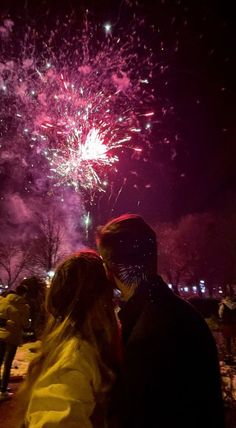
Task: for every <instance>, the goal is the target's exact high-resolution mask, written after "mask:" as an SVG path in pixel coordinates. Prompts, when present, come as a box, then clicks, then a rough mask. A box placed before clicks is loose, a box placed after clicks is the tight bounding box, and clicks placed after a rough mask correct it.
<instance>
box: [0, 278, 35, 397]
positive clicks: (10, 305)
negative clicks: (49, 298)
mask: <svg viewBox="0 0 236 428" xmlns="http://www.w3.org/2000/svg"><path fill="white" fill-rule="evenodd" d="M26 297H27V289H26V288H25V287H24V286H23V285H19V286H18V287H17V288H16V292H15V293H12V292H10V293H9V294H8V295H7V296H6V297H4V298H2V299H1V300H0V369H1V367H2V366H3V370H2V373H1V385H0V400H6V399H9V398H10V396H11V395H10V394H9V393H8V392H7V386H8V383H9V379H10V372H11V366H12V362H13V360H14V357H15V354H16V351H17V347H18V346H19V345H20V343H21V342H22V333H23V329H24V328H26V327H27V326H28V323H29V314H30V308H29V305H28V304H27V300H26Z"/></svg>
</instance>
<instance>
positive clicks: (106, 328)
mask: <svg viewBox="0 0 236 428" xmlns="http://www.w3.org/2000/svg"><path fill="white" fill-rule="evenodd" d="M47 311H48V313H49V319H48V323H47V326H46V330H45V332H44V335H43V337H42V344H41V348H40V350H39V352H38V354H37V355H36V356H35V359H34V360H33V361H32V362H31V364H30V366H29V370H28V375H27V378H26V380H25V383H24V385H23V386H22V389H21V392H20V393H19V402H20V406H19V407H20V412H23V413H24V415H21V416H20V418H21V420H23V425H22V426H23V427H27V428H47V427H57V428H59V427H61V428H65V427H66V428H74V427H81V428H92V427H94V428H103V427H105V426H106V425H105V424H106V405H107V403H108V401H109V394H110V390H111V388H112V385H113V383H114V380H115V377H116V373H117V371H118V370H119V364H120V363H119V361H120V350H119V332H118V327H117V321H116V317H115V313H114V307H113V293H112V288H111V286H110V285H109V283H108V280H107V277H106V273H105V270H104V267H103V263H102V260H101V258H100V257H99V256H98V255H97V254H96V253H95V252H93V251H85V252H80V253H78V254H75V255H72V256H71V257H69V258H67V259H66V260H65V261H64V262H62V264H61V265H60V266H59V267H58V268H57V270H56V272H55V275H54V277H53V278H52V282H51V287H50V289H49V294H48V296H47Z"/></svg>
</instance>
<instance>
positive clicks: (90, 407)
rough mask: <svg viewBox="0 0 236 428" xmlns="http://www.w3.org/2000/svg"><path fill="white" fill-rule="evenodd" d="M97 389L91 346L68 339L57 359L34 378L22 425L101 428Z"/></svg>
mask: <svg viewBox="0 0 236 428" xmlns="http://www.w3.org/2000/svg"><path fill="white" fill-rule="evenodd" d="M100 388H101V375H100V370H99V367H98V364H97V360H96V357H95V353H94V350H93V348H92V347H91V345H89V344H88V343H87V342H85V341H82V340H79V341H78V339H76V338H73V339H70V340H69V341H68V342H66V343H64V344H63V346H62V348H61V350H60V351H59V353H58V356H57V361H56V362H55V363H54V364H52V365H51V366H50V367H48V368H47V369H45V370H44V371H43V372H42V373H41V375H40V376H39V378H38V380H37V381H36V384H35V385H34V388H33V391H32V395H31V398H30V401H29V406H28V410H27V413H26V419H25V424H24V427H26V428H49V427H50V428H53V427H57V428H65V427H66V428H92V427H94V428H104V426H105V425H104V419H103V414H102V417H101V413H102V412H100V411H99V410H100V408H99V405H98V402H97V395H98V393H99V391H100ZM100 419H101V420H102V422H101V421H100ZM98 420H99V422H98Z"/></svg>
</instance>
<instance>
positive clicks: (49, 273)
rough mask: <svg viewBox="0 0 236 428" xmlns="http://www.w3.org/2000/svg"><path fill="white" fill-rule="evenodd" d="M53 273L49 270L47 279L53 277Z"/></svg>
mask: <svg viewBox="0 0 236 428" xmlns="http://www.w3.org/2000/svg"><path fill="white" fill-rule="evenodd" d="M54 273H55V272H54V271H53V270H50V271H49V272H48V273H47V276H48V277H49V278H52V277H53V276H54Z"/></svg>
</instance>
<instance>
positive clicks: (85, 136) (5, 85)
mask: <svg viewBox="0 0 236 428" xmlns="http://www.w3.org/2000/svg"><path fill="white" fill-rule="evenodd" d="M67 26H69V23H67V24H65V27H67ZM12 28H13V25H12V26H11V28H10V29H9V28H8V29H6V32H7V31H8V39H9V38H10V37H13V36H12ZM99 28H100V34H99V40H96V41H95V38H96V37H97V34H98V30H99ZM99 28H97V27H94V28H92V27H90V26H89V25H88V23H87V22H86V25H85V29H84V30H83V31H81V32H79V31H77V30H76V31H75V33H74V35H73V37H71V35H70V37H69V36H68V37H67V38H66V36H64V38H63V39H62V43H61V44H60V46H59V45H58V37H61V26H59V25H58V27H57V28H55V29H54V30H53V31H51V32H50V34H49V36H48V37H46V36H43V35H41V36H40V35H39V34H38V33H37V32H36V31H33V30H32V29H30V30H29V34H28V35H27V40H28V45H27V46H24V49H22V54H21V55H20V56H17V57H16V56H14V55H13V54H12V55H11V51H10V50H7V49H6V46H7V41H8V40H6V34H5V33H6V32H4V40H3V41H4V44H5V49H3V50H2V53H1V61H0V89H1V97H2V98H3V103H2V107H1V111H0V114H1V123H2V124H3V126H4V130H3V133H2V135H3V137H4V139H5V141H6V137H7V135H8V133H9V128H11V130H12V129H14V130H15V131H16V135H18V136H19V135H20V136H21V141H20V143H21V144H24V145H25V151H26V152H27V151H28V150H29V151H30V154H31V159H33V162H31V164H32V167H33V165H35V164H37V163H39V162H40V160H39V159H40V158H44V159H45V160H46V161H47V164H46V166H45V171H46V169H47V168H48V169H49V170H48V172H47V171H46V174H47V176H48V178H49V179H51V180H52V182H53V184H54V186H65V185H67V186H72V187H74V188H75V189H76V190H79V189H81V190H83V189H86V190H93V189H97V190H99V191H104V189H105V188H106V185H107V175H108V173H109V171H110V170H111V169H112V168H111V167H112V165H113V164H115V163H117V162H118V161H119V150H125V149H129V150H130V149H131V150H133V151H134V152H137V151H139V152H140V153H142V149H140V148H137V145H138V146H139V145H140V144H142V143H143V141H145V139H146V137H147V135H148V132H150V131H149V130H150V128H151V124H150V120H151V117H152V116H153V114H154V112H150V111H145V109H147V108H148V107H145V105H144V102H143V99H145V100H146V104H147V106H148V102H149V101H150V100H153V94H152V91H149V92H148V90H147V87H148V83H149V79H150V75H151V71H150V70H151V68H152V66H153V64H152V59H151V54H150V51H148V50H147V48H145V49H146V50H145V49H144V51H143V52H142V55H143V56H142V63H143V70H144V71H143V72H141V73H140V71H139V67H138V63H139V61H140V57H139V56H138V55H137V53H136V51H135V48H138V49H139V50H141V47H142V42H141V40H140V39H138V42H136V45H135V48H134V37H135V35H136V29H134V28H133V29H132V30H131V32H130V34H129V35H125V36H124V41H123V42H122V40H121V38H120V37H117V36H114V35H113V34H111V29H112V25H111V24H110V23H108V24H105V25H104V27H103V28H104V29H105V36H104V31H101V30H102V27H99ZM107 34H109V37H106V35H107ZM104 37H105V39H104ZM37 39H39V40H40V42H41V44H40V48H38V50H36V48H35V45H36V41H37ZM35 52H37V55H36V53H35ZM9 117H11V122H13V123H11V126H10V125H9ZM17 144H19V137H18V142H17Z"/></svg>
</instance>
